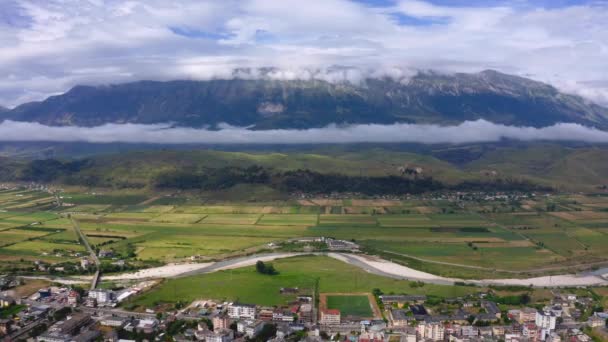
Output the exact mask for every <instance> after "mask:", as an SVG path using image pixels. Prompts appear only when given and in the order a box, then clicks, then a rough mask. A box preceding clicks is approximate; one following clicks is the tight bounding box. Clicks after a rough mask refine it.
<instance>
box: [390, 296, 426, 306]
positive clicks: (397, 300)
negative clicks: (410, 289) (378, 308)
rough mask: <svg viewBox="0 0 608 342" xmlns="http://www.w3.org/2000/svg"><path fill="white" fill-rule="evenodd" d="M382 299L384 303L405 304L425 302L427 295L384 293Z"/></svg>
mask: <svg viewBox="0 0 608 342" xmlns="http://www.w3.org/2000/svg"><path fill="white" fill-rule="evenodd" d="M380 300H381V301H382V304H384V305H393V304H397V305H399V306H403V305H404V304H424V302H426V296H425V295H382V296H380Z"/></svg>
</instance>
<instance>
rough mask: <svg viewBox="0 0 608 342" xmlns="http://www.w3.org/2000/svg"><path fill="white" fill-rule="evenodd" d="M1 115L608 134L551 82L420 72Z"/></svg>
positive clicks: (135, 96) (142, 95) (163, 84)
mask: <svg viewBox="0 0 608 342" xmlns="http://www.w3.org/2000/svg"><path fill="white" fill-rule="evenodd" d="M0 112H1V111H0ZM3 117H4V118H5V119H11V120H15V121H31V122H39V123H43V124H47V125H53V126H97V125H102V124H106V123H138V124H154V123H168V122H172V123H174V124H175V125H177V126H186V127H217V126H218V125H219V124H220V123H227V124H230V125H233V126H249V127H252V128H253V129H274V128H297V129H302V128H313V127H323V126H326V125H328V124H334V123H335V124H371V123H375V124H392V123H435V124H457V123H461V122H463V121H467V120H477V119H485V120H488V121H491V122H495V123H501V124H508V125H521V126H534V127H543V126H548V125H552V124H555V123H558V122H573V123H579V124H583V125H587V126H595V127H598V128H601V129H608V109H606V108H604V107H601V106H599V105H597V104H593V103H590V102H589V101H587V100H585V99H583V98H581V97H579V96H575V95H569V94H564V93H561V92H560V91H558V90H557V89H556V88H555V87H553V86H551V85H548V84H544V83H541V82H538V81H534V80H530V79H527V78H523V77H519V76H513V75H508V74H503V73H500V72H497V71H494V70H485V71H482V72H479V73H474V74H466V73H455V74H444V73H438V72H420V73H418V74H417V75H415V76H413V77H411V78H409V79H408V80H407V81H397V80H393V79H390V78H380V79H378V78H367V79H365V80H364V81H363V82H362V83H361V84H354V83H349V82H335V83H331V82H327V81H323V80H317V79H315V80H273V79H268V78H262V79H239V78H237V79H230V80H209V81H192V80H176V81H137V82H131V83H124V84H115V85H102V86H84V85H78V86H75V87H73V88H72V89H70V90H69V91H68V92H66V93H64V94H61V95H56V96H51V97H49V98H47V99H45V100H43V101H39V102H30V103H26V104H22V105H20V106H17V107H16V108H14V109H12V110H8V111H6V112H4V113H3Z"/></svg>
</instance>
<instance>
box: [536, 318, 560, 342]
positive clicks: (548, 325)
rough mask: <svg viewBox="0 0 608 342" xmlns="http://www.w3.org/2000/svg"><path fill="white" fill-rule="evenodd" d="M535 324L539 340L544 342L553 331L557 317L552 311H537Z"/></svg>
mask: <svg viewBox="0 0 608 342" xmlns="http://www.w3.org/2000/svg"><path fill="white" fill-rule="evenodd" d="M535 323H536V326H537V327H538V329H539V338H540V339H541V340H542V341H544V340H546V339H547V337H548V336H549V335H550V334H551V332H552V331H555V324H556V323H557V316H556V315H555V314H554V313H553V312H552V311H537V312H536V320H535Z"/></svg>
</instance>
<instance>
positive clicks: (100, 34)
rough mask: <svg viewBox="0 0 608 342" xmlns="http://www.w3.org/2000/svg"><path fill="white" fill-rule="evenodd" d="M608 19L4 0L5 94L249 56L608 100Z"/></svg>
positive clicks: (420, 7)
mask: <svg viewBox="0 0 608 342" xmlns="http://www.w3.org/2000/svg"><path fill="white" fill-rule="evenodd" d="M606 22H608V4H607V3H606V2H605V1H596V0H551V1H549V0H534V1H533V0H529V1H520V0H518V1H513V0H492V1H463V0H450V1H447V0H426V1H423V0H308V1H300V0H281V1H276V0H222V1H200V0H176V1H164V0H145V1H144V0H130V1H123V0H3V1H2V2H0V104H3V105H10V106H14V105H16V104H19V103H23V102H26V101H30V100H34V99H41V98H43V97H46V96H48V95H50V94H56V93H60V92H64V91H66V90H67V89H68V88H70V87H71V86H73V85H75V84H101V83H120V82H127V81H135V80H141V79H156V80H168V79H209V78H231V77H235V72H234V70H235V69H238V68H243V67H246V68H253V69H254V70H255V68H260V67H277V68H280V70H281V71H280V72H276V73H275V74H274V77H277V78H310V77H317V78H322V79H333V80H336V79H347V80H350V81H356V80H357V79H360V78H362V77H367V76H383V75H389V76H392V77H395V78H403V77H407V76H408V75H409V74H411V69H412V68H415V69H418V68H422V69H429V68H430V69H441V70H445V71H464V72H474V71H480V70H483V69H497V70H500V71H503V72H506V73H515V74H519V75H523V76H529V77H532V78H535V79H537V80H541V81H545V82H549V83H552V84H554V85H556V86H558V87H560V88H561V89H562V90H565V91H568V92H574V93H578V94H580V95H584V96H586V97H588V98H590V99H593V100H595V101H598V102H600V103H602V104H608V73H606V71H607V70H606V60H608V45H607V43H606V42H608V25H606ZM335 65H342V66H349V67H354V68H355V69H343V70H340V71H336V70H335V69H334V68H331V66H335ZM353 70H357V71H353ZM237 74H238V72H237ZM236 76H244V77H252V75H251V74H249V75H236ZM253 76H255V73H254V74H253Z"/></svg>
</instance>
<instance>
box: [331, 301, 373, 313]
mask: <svg viewBox="0 0 608 342" xmlns="http://www.w3.org/2000/svg"><path fill="white" fill-rule="evenodd" d="M327 308H328V309H337V310H340V314H341V315H342V316H354V317H372V316H373V313H372V309H371V307H370V303H369V298H368V297H367V296H327Z"/></svg>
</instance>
